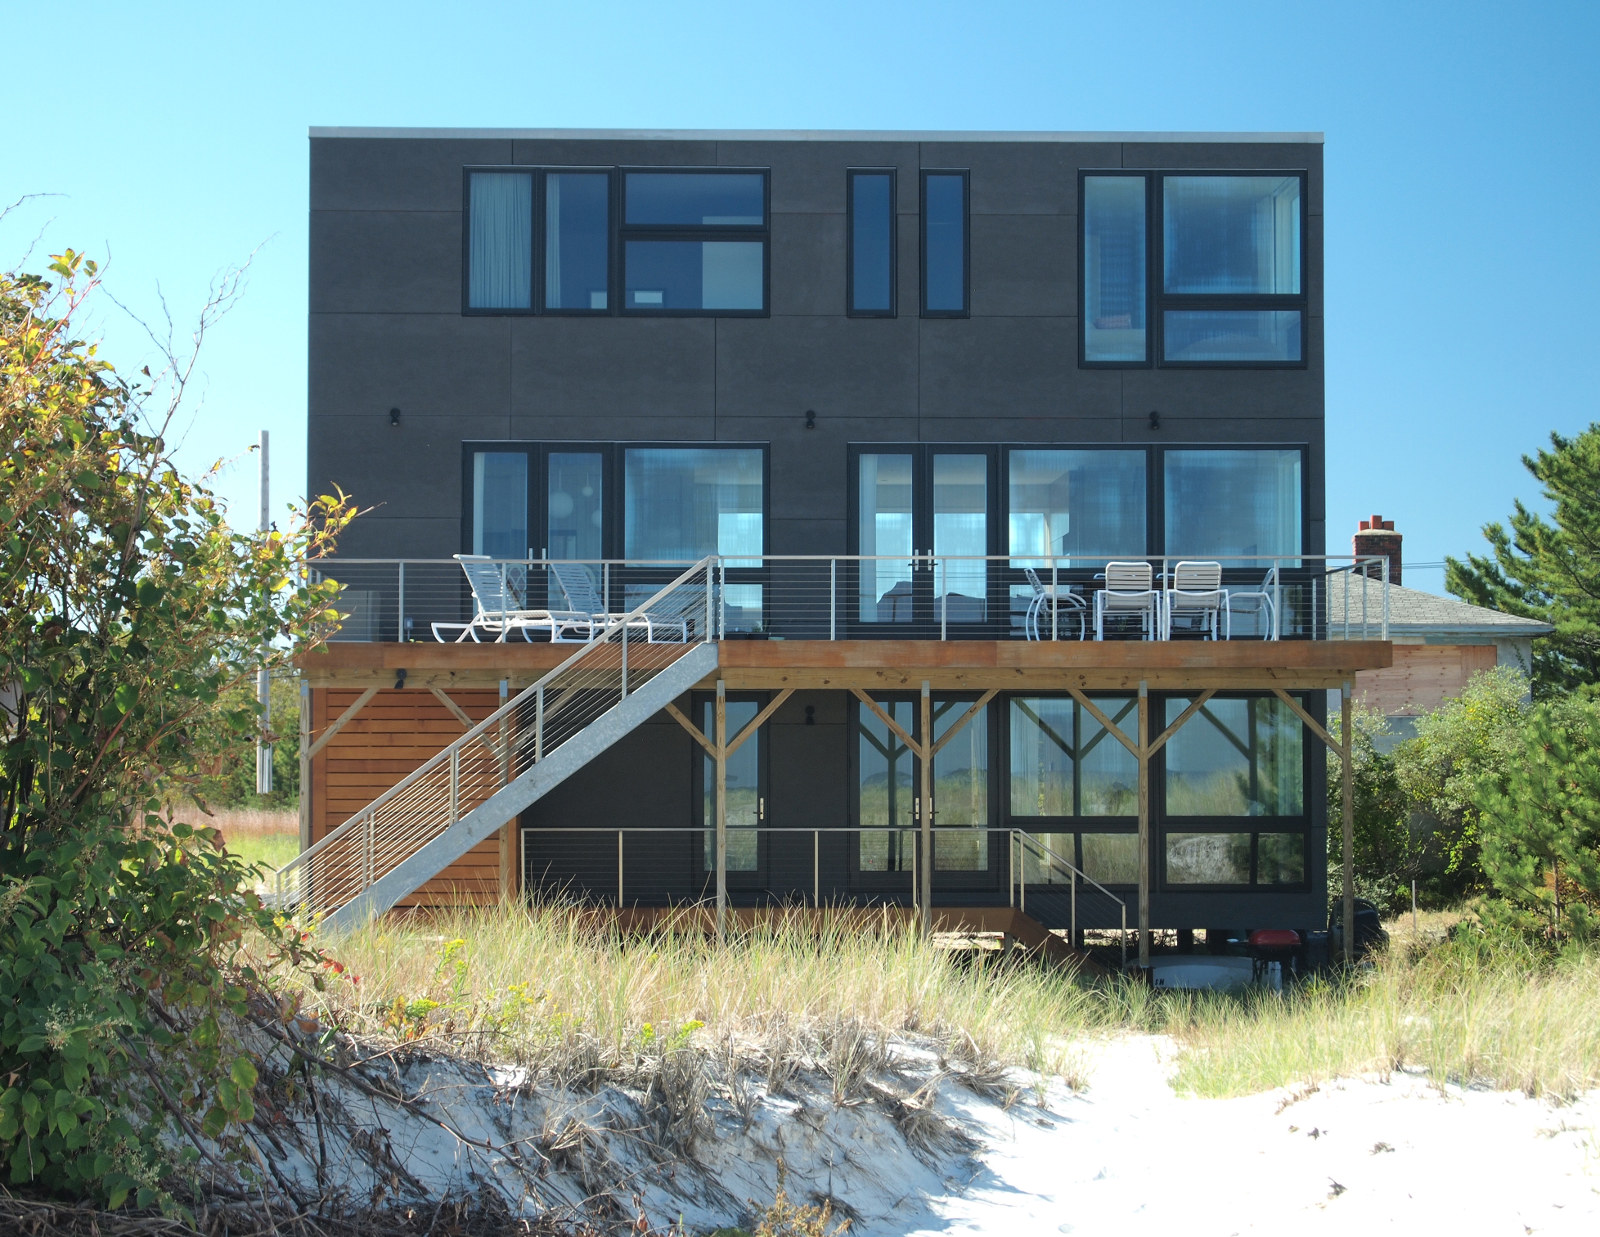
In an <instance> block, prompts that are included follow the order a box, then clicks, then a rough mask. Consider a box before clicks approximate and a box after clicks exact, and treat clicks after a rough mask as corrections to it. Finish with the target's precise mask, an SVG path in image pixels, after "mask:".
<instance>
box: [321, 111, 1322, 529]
mask: <svg viewBox="0 0 1600 1237" xmlns="http://www.w3.org/2000/svg"><path fill="white" fill-rule="evenodd" d="M1156 136H1157V138H1159V137H1160V135H1156ZM914 137H915V135H910V137H908V136H907V135H900V134H883V135H878V136H875V135H850V136H849V137H848V138H847V139H845V140H838V141H833V140H826V139H825V138H819V139H815V140H799V139H795V140H782V139H778V138H773V137H770V136H765V135H752V136H751V139H750V140H734V139H732V138H729V137H727V136H726V135H697V134H684V135H682V136H681V137H680V138H677V139H669V138H666V137H663V138H662V139H660V140H650V139H647V138H644V137H640V136H637V135H628V136H624V137H619V138H616V139H613V140H607V139H606V138H605V137H604V136H603V135H592V134H586V135H584V136H582V137H579V138H574V139H571V140H563V139H562V138H560V137H559V136H558V135H550V134H533V135H521V134H506V135H504V136H495V135H482V136H479V135H472V136H442V137H438V138H429V137H426V136H419V135H416V134H406V135H402V136H394V137H377V136H350V137H325V136H323V137H313V139H312V141H311V249H310V253H311V270H310V371H309V374H310V376H309V386H310V389H309V410H310V422H311V431H310V444H309V452H308V456H309V477H308V484H309V488H310V492H312V493H323V492H326V491H327V489H328V487H329V486H330V485H333V484H338V485H340V486H342V487H343V488H344V489H345V490H346V491H347V492H348V493H351V494H353V495H354V496H355V498H356V499H357V501H358V502H360V503H361V504H362V505H363V506H369V507H372V508H373V509H374V510H373V512H372V514H371V515H369V516H368V517H366V521H365V523H366V527H365V528H364V529H363V530H362V532H361V534H360V535H359V537H357V538H356V540H359V542H360V548H361V552H362V553H363V554H373V555H386V556H396V557H398V556H402V555H418V554H428V555H432V554H438V553H440V552H441V551H446V550H454V549H458V548H460V543H461V528H460V518H461V493H460V490H461V482H460V450H459V447H458V445H457V444H458V443H459V442H460V441H461V440H463V439H478V440H484V439H500V438H511V439H527V440H535V439H545V440H562V439H634V440H640V439H656V440H669V441H679V440H681V441H696V440H721V441H760V442H770V443H771V444H772V476H773V485H772V493H771V500H770V501H771V514H772V518H773V521H774V539H775V540H776V538H777V536H778V522H779V521H782V522H783V523H784V527H783V530H782V540H783V542H784V545H783V549H784V551H785V552H788V553H803V552H817V553H823V552H839V551H843V550H845V549H846V548H847V547H846V546H845V544H844V538H843V535H842V534H843V529H844V527H845V518H846V511H845V506H846V502H847V477H846V470H845V444H847V443H850V442H867V441H877V442H883V441H904V442H914V441H924V442H1005V441H1013V442H1064V443H1071V442H1082V443H1106V442H1137V443H1158V444H1178V443H1190V442H1193V443H1226V442H1240V443H1294V444H1298V443H1306V444H1308V445H1309V447H1310V452H1311V458H1310V478H1309V482H1310V484H1309V489H1310V502H1309V517H1310V523H1311V533H1312V535H1311V543H1310V544H1309V545H1308V547H1307V548H1308V549H1309V550H1312V551H1320V550H1321V549H1322V548H1323V540H1322V538H1323V532H1322V529H1323V501H1324V499H1323V358H1322V278H1321V258H1322V215H1321V210H1322V148H1321V146H1320V144H1318V143H1316V142H1313V141H1294V142H1278V141H1263V142H1255V141H1242V140H1236V139H1230V140H1222V141H1216V142H1206V141H1199V140H1181V141H1177V140H1151V141H1148V142H1132V141H1108V142H1094V141H1083V140H1063V141H1052V140H957V139H955V138H954V137H952V139H951V140H936V141H934V140H929V141H918V140H910V139H911V138H914ZM512 162H516V163H521V164H529V165H532V164H562V165H568V166H574V165H627V164H633V165H689V166H707V165H721V166H745V167H767V168H771V170H772V179H771V184H772V280H773V283H772V294H771V311H772V316H771V317H770V318H762V319H748V318H744V319H741V318H721V319H718V318H698V319H670V320H669V319H658V320H641V319H632V318H601V319H573V318H557V317H546V318H531V317H464V316H463V315H462V314H461V312H460V304H461V280H462V270H461V265H462V263H461V226H462V224H461V184H462V181H461V170H462V167H463V166H464V165H467V164H495V163H512ZM862 166H871V167H894V168H897V169H898V170H899V176H898V193H899V207H900V262H899V276H900V278H899V300H900V317H898V318H896V319H894V320H891V321H883V320H876V319H851V318H847V317H845V315H844V312H843V309H844V249H843V237H844V226H845V220H844V183H845V175H844V174H845V169H846V168H849V167H862ZM919 167H928V168H966V169H969V170H970V173H971V206H972V224H971V250H972V261H971V305H972V317H971V318H968V319H961V320H955V321H948V320H936V319H921V318H919V317H918V316H917V312H916V310H917V296H918V286H917V285H918V279H917V275H918V272H917V214H916V211H917V197H918V180H917V175H916V173H917V170H918V168H919ZM1120 167H1127V168H1135V167H1138V168H1266V169H1271V168H1285V169H1300V168H1304V169H1307V171H1308V176H1309V186H1308V194H1309V211H1310V215H1309V222H1310V234H1309V236H1308V237H1307V250H1308V254H1309V258H1310V272H1311V274H1310V281H1309V289H1308V291H1309V295H1310V315H1309V321H1308V323H1307V337H1308V342H1307V352H1308V360H1309V363H1308V365H1307V367H1306V368H1305V369H1303V370H1278V371H1248V370H1243V371H1241V370H1212V371H1197V370H1161V369H1155V370H1086V369H1081V368H1079V366H1078V360H1077V356H1078V327H1079V323H1078V316H1077V313H1078V288H1077V281H1078V270H1077V267H1078V255H1077V235H1078V201H1077V193H1078V172H1079V170H1080V169H1085V168H1086V169H1096V168H1120ZM395 407H397V408H400V409H401V410H402V423H401V425H400V427H399V428H398V429H392V428H390V426H389V424H388V411H389V409H390V408H395ZM807 409H814V410H815V411H816V414H817V422H818V428H817V430H815V431H812V432H809V433H805V432H801V426H802V425H803V423H804V417H805V412H806V410H807ZM1152 410H1155V411H1159V412H1160V413H1161V428H1160V430H1159V431H1154V432H1152V431H1151V430H1150V428H1149V414H1150V412H1151V411H1152ZM422 527H426V528H427V529H428V530H429V531H428V534H427V536H426V538H425V540H424V542H422V543H418V542H417V541H415V540H413V537H414V536H415V534H416V533H417V531H418V530H419V528H422ZM774 548H776V546H774Z"/></svg>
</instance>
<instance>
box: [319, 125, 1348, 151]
mask: <svg viewBox="0 0 1600 1237" xmlns="http://www.w3.org/2000/svg"><path fill="white" fill-rule="evenodd" d="M310 136H311V137H314V138H436V139H440V140H455V141H469V140H484V139H495V138H499V139H502V140H504V139H512V140H519V141H536V140H540V139H543V140H547V141H589V142H1139V143H1153V144H1160V143H1187V142H1192V143H1218V144H1220V143H1230V142H1235V143H1238V142H1244V143H1263V144H1285V145H1288V144H1295V145H1310V146H1320V145H1322V144H1323V135H1322V134H1321V133H1314V132H1306V133H1195V132H1187V131H1173V132H1167V133H1159V132H1153V133H1137V132H1105V133H1097V132H1093V131H1079V130H1072V129H1062V130H1039V129H1016V130H1008V129H972V130H965V129H404V128H382V127H378V128H365V127H361V126H347V125H312V126H311V131H310Z"/></svg>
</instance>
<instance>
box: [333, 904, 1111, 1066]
mask: <svg viewBox="0 0 1600 1237" xmlns="http://www.w3.org/2000/svg"><path fill="white" fill-rule="evenodd" d="M332 952H333V953H334V954H335V955H336V956H337V957H338V959H339V960H340V962H341V963H342V964H343V965H344V966H345V968H346V976H347V977H349V976H359V982H350V983H346V982H338V983H335V984H333V985H331V986H330V989H329V991H328V992H327V993H326V994H323V995H322V996H321V997H319V998H317V999H319V1000H322V1001H323V1002H325V1003H326V1005H327V1007H328V1008H327V1010H326V1012H327V1014H328V1016H330V1017H331V1018H333V1019H335V1020H337V1021H338V1022H339V1023H340V1024H341V1025H343V1026H345V1027H347V1028H348V1029H350V1030H352V1031H355V1032H356V1033H358V1034H365V1035H371V1036H376V1037H388V1038H392V1039H396V1040H402V1041H405V1040H413V1041H418V1040H427V1039H430V1038H432V1037H435V1036H439V1037H444V1038H445V1039H447V1040H448V1041H449V1043H450V1045H451V1047H452V1049H454V1050H464V1051H466V1052H468V1053H469V1054H474V1055H481V1056H485V1057H493V1058H495V1059H498V1060H501V1061H507V1062H513V1063H516V1064H521V1065H525V1066H529V1067H531V1068H532V1069H534V1070H535V1071H539V1072H544V1071H549V1072H551V1073H553V1074H555V1075H557V1076H560V1077H563V1078H567V1079H571V1078H574V1077H576V1076H579V1075H581V1074H582V1073H583V1072H584V1071H585V1070H589V1071H600V1072H605V1071H609V1070H614V1069H618V1068H631V1067H632V1066H633V1065H634V1064H639V1063H643V1062H647V1061H650V1060H660V1059H663V1058H666V1057H670V1056H671V1055H672V1054H674V1053H675V1052H678V1051H680V1050H690V1051H693V1052H697V1053H705V1054H709V1055H712V1056H717V1057H719V1058H722V1059H723V1060H724V1062H725V1064H726V1067H727V1068H725V1069H723V1070H719V1071H718V1072H719V1073H720V1074H722V1076H725V1077H726V1076H729V1075H730V1074H731V1073H736V1072H738V1071H739V1070H740V1069H754V1070H755V1071H757V1072H759V1073H760V1074H762V1075H763V1076H764V1078H765V1080H766V1082H767V1084H768V1085H769V1087H770V1088H771V1089H774V1090H780V1091H781V1090H782V1089H783V1086H784V1083H785V1081H786V1080H787V1079H790V1078H792V1077H793V1076H794V1074H795V1073H796V1072H798V1071H800V1070H807V1071H811V1070H816V1071H820V1072H821V1073H822V1074H824V1075H825V1076H826V1077H827V1078H828V1079H829V1080H830V1081H831V1084H832V1089H833V1090H834V1091H835V1093H836V1097H838V1098H842V1097H843V1096H844V1095H846V1094H849V1093H853V1092H855V1091H856V1090H857V1089H858V1088H859V1087H860V1086H861V1085H863V1083H864V1081H865V1080H866V1079H868V1078H870V1077H871V1076H872V1075H873V1074H874V1073H875V1072H876V1071H878V1070H881V1069H883V1068H884V1067H885V1066H886V1065H887V1064H888V1063H889V1060H890V1057H891V1054H890V1053H889V1051H888V1047H887V1041H888V1037H889V1036H894V1035H908V1036H911V1037H912V1038H914V1039H917V1038H920V1039H922V1040H923V1042H926V1043H928V1044H930V1045H931V1046H932V1047H933V1048H934V1049H935V1050H936V1051H937V1052H939V1053H940V1054H941V1055H942V1056H943V1057H944V1058H945V1059H946V1061H947V1063H948V1064H949V1066H950V1068H952V1069H953V1070H955V1071H956V1072H957V1073H958V1075H960V1076H962V1077H968V1078H971V1079H972V1080H973V1081H974V1084H975V1085H983V1083H982V1080H983V1079H986V1078H990V1077H992V1076H993V1074H994V1073H995V1072H996V1071H997V1070H998V1069H999V1068H1001V1067H1002V1066H1004V1065H1011V1064H1016V1065H1023V1066H1027V1067H1029V1068H1033V1069H1036V1070H1040V1071H1044V1072H1048V1073H1053V1074H1054V1073H1062V1072H1065V1071H1067V1070H1068V1068H1069V1066H1070V1064H1071V1061H1070V1054H1069V1053H1068V1052H1067V1051H1066V1050H1065V1049H1064V1048H1063V1047H1062V1039H1063V1037H1064V1036H1068V1035H1071V1034H1072V1033H1073V1032H1074V1031H1077V1030H1081V1029H1083V1028H1084V1027H1085V1026H1087V1025H1089V1024H1091V1023H1093V1022H1094V1021H1095V1020H1096V1006H1097V1004H1103V1003H1098V1002H1097V1001H1096V998H1095V997H1094V995H1093V994H1092V992H1091V991H1090V990H1089V989H1088V988H1085V987H1083V986H1081V985H1079V984H1077V983H1075V982H1074V981H1073V979H1072V977H1071V976H1070V975H1069V974H1068V973H1066V972H1063V971H1060V970H1054V969H1047V968H1043V967H1037V966H1013V965H1007V964H1005V963H1003V962H1001V960H1000V959H999V958H998V956H997V955H992V954H982V953H976V952H974V953H964V954H962V955H960V960H959V961H958V960H956V958H955V957H954V956H953V955H952V953H951V951H949V950H947V949H942V948H939V947H938V946H937V945H936V944H934V943H932V942H929V941H926V940H923V939H922V938H920V937H919V936H917V935H916V934H915V933H912V932H907V931H902V930H899V929H896V928H894V927H892V926H890V927H885V928H883V929H882V930H878V931H863V930H862V929H861V928H860V926H859V921H857V922H856V923H854V924H852V923H847V922H838V923H831V924H824V925H822V927H821V928H820V929H816V928H813V927H809V926H804V925H801V924H798V923H797V924H791V925H787V926H784V925H778V926H774V927H772V928H770V929H763V930H759V931H756V932H753V933H750V934H749V935H747V936H744V937H742V938H740V939H738V940H735V941H733V942H731V943H730V944H729V946H728V947H727V948H725V949H719V948H718V947H717V946H716V945H715V943H714V942H712V941H710V940H707V939H706V938H705V937H703V936H701V935H699V934H693V933H682V934H668V933H661V934H657V935H654V936H650V937H626V936H623V935H621V934H619V933H617V932H614V931H612V930H610V929H608V928H606V927H603V926H600V925H598V924H597V923H596V922H595V921H593V920H591V919H588V918H586V917H585V916H583V915H581V914H576V913H572V912H570V911H567V910H563V909H558V908H535V909H509V908H508V909H496V910H482V911H474V910H462V911H458V912H454V913H451V914H448V915H443V916H440V917H436V918H433V919H431V920H428V921H426V922H423V921H411V922H409V923H401V922H395V921H388V922H380V923H377V924H374V925H372V926H371V927H369V928H368V929H366V930H365V931H362V932H359V933H355V934H353V935H351V936H348V937H345V938H343V939H340V940H338V941H336V942H333V943H332Z"/></svg>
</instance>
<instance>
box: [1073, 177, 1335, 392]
mask: <svg viewBox="0 0 1600 1237" xmlns="http://www.w3.org/2000/svg"><path fill="white" fill-rule="evenodd" d="M1152 181H1153V183H1154V185H1155V193H1153V194H1152V193H1151V192H1150V185H1151V183H1152ZM1304 189H1305V176H1304V174H1303V173H1300V172H1274V173H1208V174H1196V173H1172V174H1156V175H1153V176H1152V175H1147V174H1144V173H1131V174H1130V173H1120V174H1118V173H1108V174H1100V173H1096V174H1093V175H1086V176H1084V178H1083V194H1082V201H1083V207H1082V211H1083V214H1082V218H1083V225H1082V241H1083V247H1082V267H1083V302H1082V315H1083V340H1082V349H1083V351H1082V358H1083V362H1084V363H1085V364H1088V365H1095V364H1108V365H1147V364H1149V363H1150V362H1151V359H1152V356H1154V358H1155V360H1156V361H1157V363H1159V364H1161V365H1174V366H1187V365H1234V366H1295V365H1302V364H1304V362H1305V341H1304V332H1305V314H1306V290H1305V250H1304V240H1303V238H1304V232H1305V192H1304ZM1152 220H1153V221H1154V223H1153V224H1152ZM1153 241H1154V242H1157V244H1156V248H1157V252H1156V253H1155V254H1154V256H1153V260H1152V252H1151V245H1152V242H1153ZM1152 276H1153V277H1152ZM1152 302H1153V305H1154V311H1155V312H1154V313H1153V314H1151V313H1149V312H1147V306H1148V305H1149V304H1151V303H1152ZM1152 319H1153V321H1152ZM1152 326H1154V327H1155V328H1156V329H1155V330H1153V331H1152V330H1151V329H1150V328H1151V327H1152ZM1152 343H1153V344H1154V346H1152Z"/></svg>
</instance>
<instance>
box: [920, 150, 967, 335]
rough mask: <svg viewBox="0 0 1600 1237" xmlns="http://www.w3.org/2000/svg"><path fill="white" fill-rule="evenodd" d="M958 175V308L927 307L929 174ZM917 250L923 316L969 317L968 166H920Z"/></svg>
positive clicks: (921, 313)
mask: <svg viewBox="0 0 1600 1237" xmlns="http://www.w3.org/2000/svg"><path fill="white" fill-rule="evenodd" d="M930 176H959V177H960V178H961V308H960V309H929V308H928V177H930ZM917 190H918V194H917V231H918V237H917V252H918V255H919V259H920V260H919V266H920V268H921V269H920V271H919V291H918V302H919V306H918V307H919V310H920V316H921V317H924V318H970V317H972V173H971V170H970V169H968V168H922V169H920V170H919V172H918V178H917Z"/></svg>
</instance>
